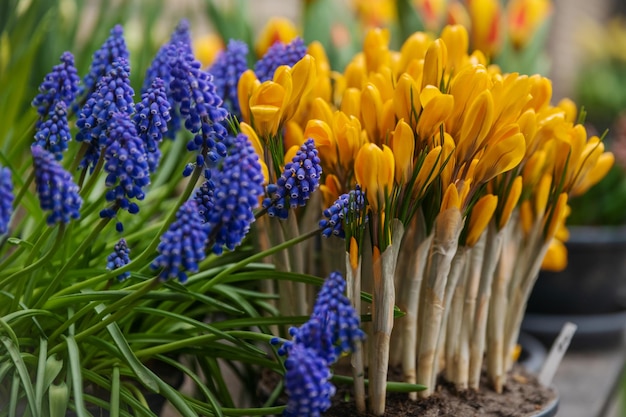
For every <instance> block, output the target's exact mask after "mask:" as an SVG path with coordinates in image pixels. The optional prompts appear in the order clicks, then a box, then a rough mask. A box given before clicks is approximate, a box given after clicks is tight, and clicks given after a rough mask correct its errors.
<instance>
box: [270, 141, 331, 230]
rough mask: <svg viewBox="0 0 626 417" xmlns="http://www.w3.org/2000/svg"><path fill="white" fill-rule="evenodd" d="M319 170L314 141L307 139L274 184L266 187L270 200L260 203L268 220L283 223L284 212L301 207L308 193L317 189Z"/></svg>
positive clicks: (307, 197)
mask: <svg viewBox="0 0 626 417" xmlns="http://www.w3.org/2000/svg"><path fill="white" fill-rule="evenodd" d="M321 175H322V166H321V165H320V159H319V157H318V156H317V149H316V148H315V143H314V142H313V139H307V140H306V142H304V144H303V145H302V146H301V147H300V149H299V150H298V152H296V155H295V156H294V157H293V159H292V160H291V162H289V163H287V164H286V165H285V169H284V171H283V173H282V174H281V176H280V178H278V180H277V181H276V184H270V185H268V186H267V192H268V194H269V197H268V198H266V199H265V200H263V207H265V208H266V209H267V213H268V214H269V215H270V216H272V217H273V216H278V217H279V218H281V219H286V218H287V215H288V213H289V212H288V211H287V209H288V208H289V207H290V208H296V207H303V206H304V205H306V201H307V200H308V199H309V197H310V196H311V193H312V192H313V191H315V190H316V189H317V187H319V182H320V176H321Z"/></svg>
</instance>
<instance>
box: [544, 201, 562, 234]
mask: <svg viewBox="0 0 626 417" xmlns="http://www.w3.org/2000/svg"><path fill="white" fill-rule="evenodd" d="M566 210H567V193H561V194H559V198H558V200H557V201H556V204H555V205H554V210H553V211H552V216H551V217H548V218H546V220H548V221H549V223H548V227H547V228H545V234H544V241H549V240H550V239H552V238H553V237H554V234H555V232H556V230H557V228H558V227H559V226H560V225H561V224H563V222H564V220H565V219H564V215H565V212H566Z"/></svg>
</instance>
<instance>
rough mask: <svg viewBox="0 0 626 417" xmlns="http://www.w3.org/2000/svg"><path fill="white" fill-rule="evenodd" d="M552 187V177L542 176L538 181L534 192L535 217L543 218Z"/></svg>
mask: <svg viewBox="0 0 626 417" xmlns="http://www.w3.org/2000/svg"><path fill="white" fill-rule="evenodd" d="M551 187H552V176H550V175H548V174H544V175H543V176H542V177H541V180H539V184H538V185H537V188H536V191H535V213H536V214H537V216H543V214H544V213H545V212H546V208H547V206H548V199H549V198H550V189H551Z"/></svg>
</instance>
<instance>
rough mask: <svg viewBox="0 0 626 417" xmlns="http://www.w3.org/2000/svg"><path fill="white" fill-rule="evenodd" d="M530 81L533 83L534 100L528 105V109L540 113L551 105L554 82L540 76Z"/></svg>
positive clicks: (533, 77) (531, 92) (532, 93)
mask: <svg viewBox="0 0 626 417" xmlns="http://www.w3.org/2000/svg"><path fill="white" fill-rule="evenodd" d="M529 80H530V81H531V89H530V95H531V97H532V98H531V99H530V101H529V102H528V103H527V104H526V108H527V109H533V110H535V111H536V112H539V111H540V110H542V109H544V108H545V107H547V106H548V105H549V104H550V100H551V99H552V82H551V81H550V80H549V79H547V78H545V77H542V76H540V75H533V76H532V77H530V78H529Z"/></svg>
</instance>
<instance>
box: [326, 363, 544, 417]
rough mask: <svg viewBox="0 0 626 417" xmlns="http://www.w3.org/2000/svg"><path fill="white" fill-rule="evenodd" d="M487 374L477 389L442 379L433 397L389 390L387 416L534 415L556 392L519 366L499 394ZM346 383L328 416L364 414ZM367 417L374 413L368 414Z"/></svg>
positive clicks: (339, 416) (338, 390) (338, 392)
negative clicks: (413, 398)
mask: <svg viewBox="0 0 626 417" xmlns="http://www.w3.org/2000/svg"><path fill="white" fill-rule="evenodd" d="M487 385H488V384H487V381H486V378H485V380H484V381H483V383H482V384H481V389H480V391H478V392H474V391H463V392H457V391H456V390H455V388H454V386H452V385H451V384H449V383H447V382H445V381H443V380H442V379H440V381H439V384H438V387H437V391H436V392H435V394H433V395H432V396H431V397H430V398H427V399H420V400H417V401H411V400H409V398H408V394H400V393H389V394H387V403H386V412H385V416H388V417H400V416H402V417H404V416H419V417H526V416H532V415H533V414H535V413H536V412H537V411H539V410H541V409H542V408H543V407H545V406H546V405H547V404H549V403H550V402H551V401H552V400H553V399H554V398H555V396H556V394H555V393H554V392H553V391H552V390H550V389H548V388H545V387H543V386H542V385H540V384H539V382H537V379H536V378H535V377H534V376H532V375H529V374H528V373H526V372H525V371H524V370H523V368H521V367H517V368H515V369H514V370H513V372H512V373H511V374H510V375H509V378H508V382H507V384H506V385H505V387H504V392H503V393H502V394H498V393H496V392H495V391H493V390H492V389H490V388H488V386H487ZM350 396H351V392H350V390H349V389H348V388H347V387H345V386H338V387H337V394H336V395H335V397H334V401H333V406H332V407H331V408H330V409H329V410H328V411H327V412H326V413H324V416H327V417H352V416H355V417H356V416H358V417H363V415H362V414H358V413H357V411H356V408H355V406H354V401H350V400H346V399H349V398H350ZM367 416H368V417H370V416H373V414H367Z"/></svg>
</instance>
